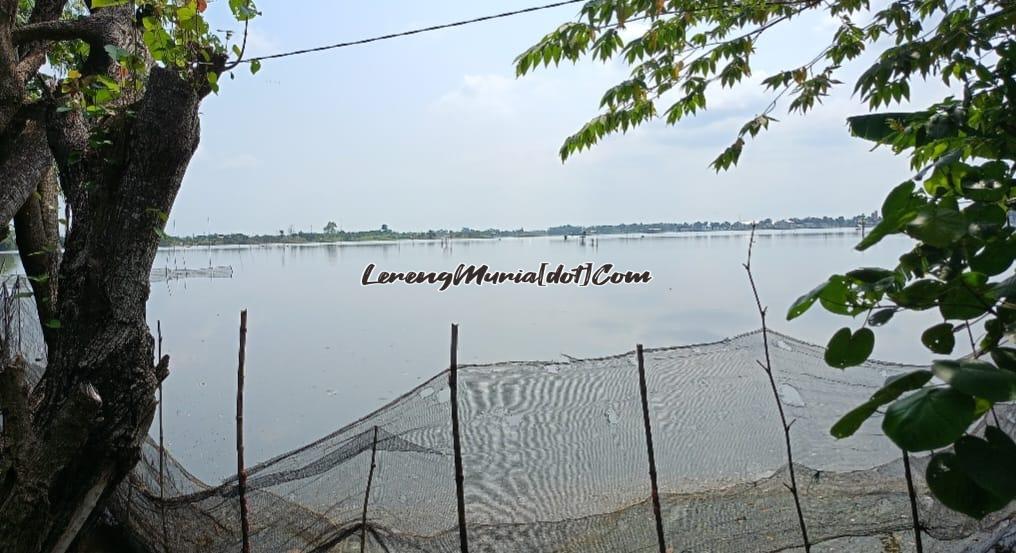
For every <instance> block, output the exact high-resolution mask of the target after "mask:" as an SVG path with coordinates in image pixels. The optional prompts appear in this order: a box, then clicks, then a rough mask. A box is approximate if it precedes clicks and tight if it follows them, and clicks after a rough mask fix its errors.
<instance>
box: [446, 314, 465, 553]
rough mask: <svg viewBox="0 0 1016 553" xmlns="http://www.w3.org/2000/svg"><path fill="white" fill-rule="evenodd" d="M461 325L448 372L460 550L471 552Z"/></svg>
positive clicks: (454, 332) (455, 328) (454, 329)
mask: <svg viewBox="0 0 1016 553" xmlns="http://www.w3.org/2000/svg"><path fill="white" fill-rule="evenodd" d="M458 350H459V325H457V324H453V325H452V347H451V366H450V370H449V372H448V388H449V389H450V392H451V397H452V449H453V450H454V453H455V496H456V499H457V501H458V508H459V551H460V552H461V553H469V538H468V536H467V535H466V499H465V493H464V491H463V489H462V486H463V480H464V478H463V476H462V443H461V440H460V438H459V393H458V390H459V383H458V372H459V366H458V365H459V361H458Z"/></svg>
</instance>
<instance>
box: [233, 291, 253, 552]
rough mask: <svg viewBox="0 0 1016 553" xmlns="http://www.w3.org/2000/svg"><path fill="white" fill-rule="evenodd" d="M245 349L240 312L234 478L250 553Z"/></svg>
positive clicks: (243, 318)
mask: <svg viewBox="0 0 1016 553" xmlns="http://www.w3.org/2000/svg"><path fill="white" fill-rule="evenodd" d="M246 349H247V310H246V309H244V310H243V311H240V354H239V362H238V366H237V370H236V476H237V485H238V488H239V492H240V531H241V533H242V534H243V549H242V551H243V553H250V521H249V520H248V512H247V467H246V466H245V465H244V462H243V380H244V374H243V371H244V363H245V361H246V357H247V354H246Z"/></svg>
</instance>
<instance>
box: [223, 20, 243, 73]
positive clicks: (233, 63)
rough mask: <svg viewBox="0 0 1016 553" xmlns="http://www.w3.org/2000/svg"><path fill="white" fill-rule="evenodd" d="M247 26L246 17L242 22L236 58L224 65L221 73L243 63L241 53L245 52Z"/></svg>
mask: <svg viewBox="0 0 1016 553" xmlns="http://www.w3.org/2000/svg"><path fill="white" fill-rule="evenodd" d="M249 27H250V20H249V19H247V20H245V21H244V22H243V42H242V43H241V45H240V53H239V54H238V55H237V56H236V59H235V60H233V62H232V63H229V64H227V65H226V66H225V67H223V68H222V72H223V73H225V72H226V71H230V70H232V69H234V68H236V66H238V65H240V64H241V63H243V55H244V53H245V52H247V31H248V28H249Z"/></svg>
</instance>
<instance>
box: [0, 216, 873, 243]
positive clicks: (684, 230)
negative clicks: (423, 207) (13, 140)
mask: <svg viewBox="0 0 1016 553" xmlns="http://www.w3.org/2000/svg"><path fill="white" fill-rule="evenodd" d="M861 222H862V221H861V218H860V217H854V218H852V219H845V218H843V217H838V218H835V219H834V218H831V217H823V218H817V217H813V218H808V219H786V220H779V221H772V220H769V219H766V220H764V221H760V222H759V223H758V227H757V230H758V231H759V232H761V233H766V234H773V233H785V232H789V233H793V232H798V231H828V232H850V231H854V230H857V229H858V228H860V226H861ZM863 222H864V227H865V228H868V229H870V228H872V227H873V226H874V225H876V224H877V223H878V222H879V219H878V218H876V217H875V214H872V216H870V217H866V218H865V219H864V221H863ZM749 231H751V224H750V223H741V222H737V223H728V222H722V223H715V222H714V223H707V222H696V223H656V224H628V225H598V226H592V227H578V226H571V225H564V226H559V227H550V228H548V229H542V230H525V229H518V230H501V229H487V230H474V229H468V228H465V229H462V230H457V231H450V230H429V231H423V232H400V231H393V230H389V229H388V228H387V226H385V227H382V229H380V230H371V231H353V232H348V231H340V230H335V231H332V232H291V233H288V234H287V233H285V232H282V231H280V232H281V234H260V235H247V234H242V233H231V234H204V235H197V236H170V235H164V236H163V237H162V239H161V240H160V243H159V248H160V249H164V248H189V247H238V246H304V245H306V246H309V245H323V244H324V245H327V244H361V245H369V244H388V243H395V242H444V241H461V240H500V239H502V238H540V237H551V238H561V239H562V240H575V241H576V242H582V241H583V240H599V239H600V238H607V237H613V238H616V237H632V236H682V235H694V234H712V235H716V234H720V233H745V232H749ZM16 251H17V249H16V248H15V247H14V240H13V237H11V238H9V239H8V241H6V242H4V243H3V244H0V253H13V252H16Z"/></svg>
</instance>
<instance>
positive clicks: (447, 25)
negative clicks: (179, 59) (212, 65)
mask: <svg viewBox="0 0 1016 553" xmlns="http://www.w3.org/2000/svg"><path fill="white" fill-rule="evenodd" d="M586 1H587V0H565V1H562V2H554V3H553V4H545V5H542V6H533V7H531V8H525V9H521V10H514V11H510V12H504V13H499V14H494V15H485V16H483V17H477V18H474V19H466V20H464V21H456V22H454V23H444V24H441V25H433V26H430V27H423V28H420V29H413V30H411V31H403V32H400V33H392V34H388V35H381V36H376V37H371V38H364V39H360V40H353V41H350V42H339V43H337V44H329V45H327V46H317V47H315V48H305V49H302V50H293V51H291V52H282V53H279V54H269V55H267V56H255V57H252V58H247V59H245V60H243V61H242V62H241V63H250V62H253V61H262V60H271V59H277V58H287V57H290V56H299V55H303V54H311V53H314V52H323V51H325V50H335V49H336V48H345V47H347V46H358V45H361V44H369V43H371V42H379V41H382V40H391V39H393V38H400V37H404V36H410V35H417V34H420V33H428V32H431V31H440V30H441V29H449V28H452V27H461V26H463V25H470V24H472V23H481V22H484V21H490V20H492V19H501V18H505V17H511V16H513V15H520V14H525V13H531V12H536V11H540V10H547V9H550V8H557V7H560V6H567V5H569V4H578V3H580V2H586Z"/></svg>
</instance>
